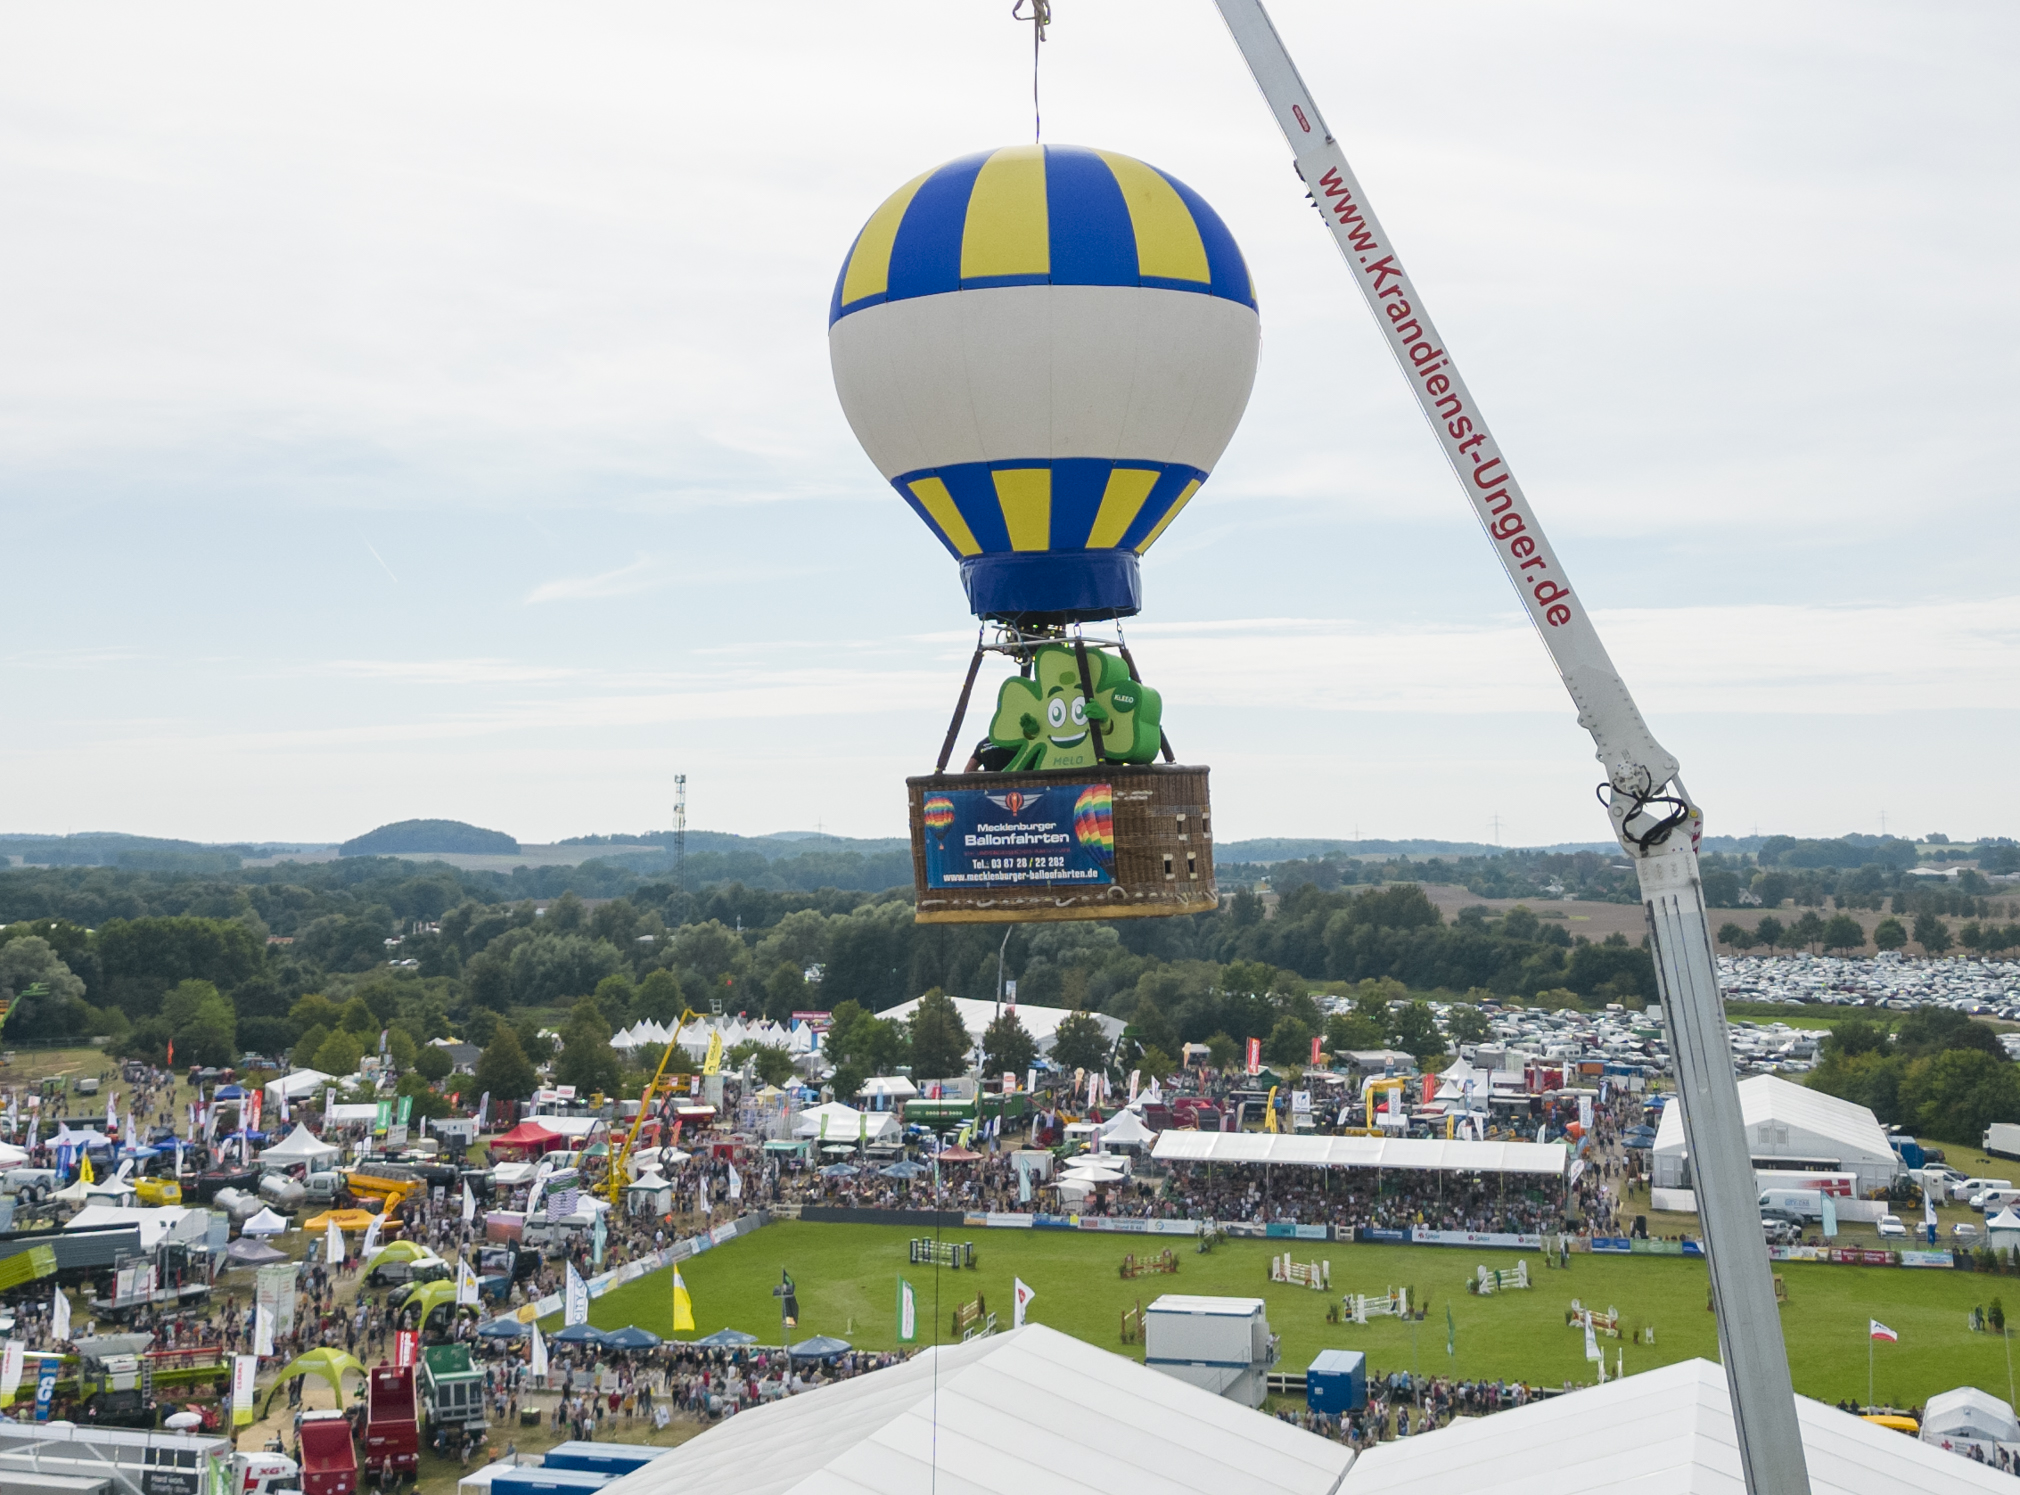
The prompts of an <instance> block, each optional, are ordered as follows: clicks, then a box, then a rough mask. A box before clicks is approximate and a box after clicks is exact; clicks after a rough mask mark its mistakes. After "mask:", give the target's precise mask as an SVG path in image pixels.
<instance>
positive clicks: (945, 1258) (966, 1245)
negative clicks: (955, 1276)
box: [912, 1236, 975, 1267]
mask: <svg viewBox="0 0 2020 1495" xmlns="http://www.w3.org/2000/svg"><path fill="white" fill-rule="evenodd" d="M912 1265H913V1266H915V1267H972V1266H974V1265H975V1243H974V1242H973V1241H936V1240H934V1239H933V1238H932V1237H931V1236H919V1237H916V1238H915V1239H914V1240H913V1242H912Z"/></svg>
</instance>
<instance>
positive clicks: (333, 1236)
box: [323, 1214, 344, 1267]
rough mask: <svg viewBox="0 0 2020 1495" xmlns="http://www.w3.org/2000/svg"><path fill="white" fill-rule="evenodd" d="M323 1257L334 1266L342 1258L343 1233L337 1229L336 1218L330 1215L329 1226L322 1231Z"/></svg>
mask: <svg viewBox="0 0 2020 1495" xmlns="http://www.w3.org/2000/svg"><path fill="white" fill-rule="evenodd" d="M323 1259H324V1260H325V1261H327V1262H328V1263H329V1264H330V1265H331V1266H333V1267H334V1266H336V1265H337V1264H338V1263H339V1262H341V1261H342V1260H343V1259H344V1233H343V1232H342V1231H341V1230H339V1229H337V1219H336V1216H335V1215H334V1214H333V1215H331V1216H330V1228H329V1229H328V1230H326V1231H325V1232H323Z"/></svg>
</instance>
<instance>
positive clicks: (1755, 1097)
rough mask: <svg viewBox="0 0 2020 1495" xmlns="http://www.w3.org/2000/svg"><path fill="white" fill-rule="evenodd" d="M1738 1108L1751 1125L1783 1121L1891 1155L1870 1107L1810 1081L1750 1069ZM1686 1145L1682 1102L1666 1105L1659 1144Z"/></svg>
mask: <svg viewBox="0 0 2020 1495" xmlns="http://www.w3.org/2000/svg"><path fill="white" fill-rule="evenodd" d="M1739 1109H1740V1116H1741V1119H1742V1120H1743V1121H1744V1122H1745V1124H1746V1125H1747V1126H1759V1125H1760V1124H1761V1123H1762V1122H1764V1121H1783V1122H1787V1123H1788V1124H1789V1125H1791V1126H1799V1127H1801V1128H1803V1129H1804V1130H1805V1131H1811V1132H1818V1133H1821V1134H1822V1135H1824V1136H1827V1137H1835V1138H1838V1139H1839V1140H1840V1141H1843V1142H1847V1143H1850V1144H1851V1145H1853V1146H1855V1147H1857V1148H1859V1149H1860V1150H1861V1151H1864V1152H1868V1153H1871V1154H1873V1155H1874V1156H1875V1157H1891V1156H1892V1148H1891V1147H1890V1146H1889V1144H1888V1142H1887V1134H1886V1133H1885V1132H1883V1131H1881V1130H1880V1123H1879V1122H1878V1121H1876V1120H1874V1118H1873V1113H1872V1112H1871V1111H1870V1110H1868V1109H1867V1108H1866V1107H1864V1106H1862V1105H1859V1104H1857V1103H1856V1102H1854V1101H1848V1100H1839V1099H1838V1098H1837V1097H1836V1096H1835V1095H1826V1094H1824V1092H1823V1091H1821V1090H1812V1089H1810V1088H1809V1087H1808V1086H1807V1085H1795V1084H1791V1083H1790V1082H1789V1081H1787V1080H1784V1079H1782V1078H1781V1077H1780V1076H1779V1075H1749V1076H1748V1077H1747V1078H1746V1079H1744V1080H1741V1081H1740V1082H1739ZM1683 1145H1684V1140H1683V1108H1682V1107H1680V1106H1664V1107H1663V1108H1662V1124H1661V1126H1659V1127H1658V1128H1657V1129H1656V1133H1655V1150H1656V1151H1657V1152H1671V1151H1675V1150H1678V1149H1681V1148H1682V1147H1683Z"/></svg>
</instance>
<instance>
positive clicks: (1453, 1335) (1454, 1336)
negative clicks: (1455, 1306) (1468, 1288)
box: [1445, 1303, 1459, 1358]
mask: <svg viewBox="0 0 2020 1495" xmlns="http://www.w3.org/2000/svg"><path fill="white" fill-rule="evenodd" d="M1458 1353H1459V1327H1458V1325H1456V1324H1454V1323H1453V1322H1452V1305H1451V1304H1450V1303H1447V1304H1446V1305H1445V1354H1446V1356H1447V1357H1448V1358H1449V1357H1450V1356H1453V1355H1456V1354H1458Z"/></svg>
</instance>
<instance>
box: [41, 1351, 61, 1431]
mask: <svg viewBox="0 0 2020 1495" xmlns="http://www.w3.org/2000/svg"><path fill="white" fill-rule="evenodd" d="M62 1364H63V1359H62V1357H61V1356H59V1355H45V1356H43V1357H42V1359H41V1360H40V1361H39V1362H38V1368H37V1372H36V1377H35V1420H36V1421H37V1422H47V1421H48V1420H49V1409H50V1407H51V1406H52V1405H53V1404H54V1403H55V1401H56V1372H57V1370H58V1369H59V1368H60V1367H61V1366H62Z"/></svg>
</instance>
